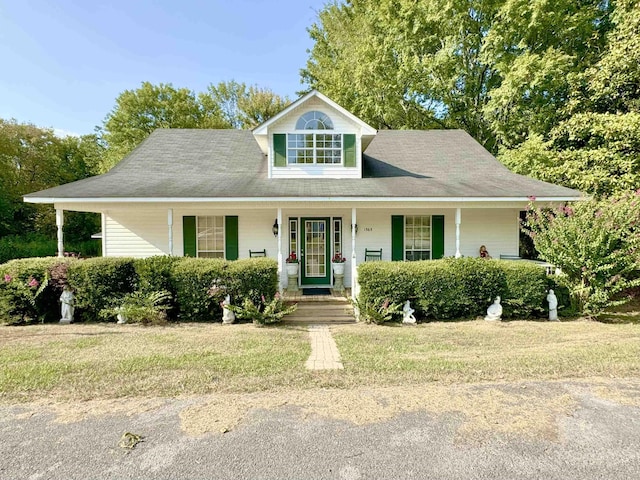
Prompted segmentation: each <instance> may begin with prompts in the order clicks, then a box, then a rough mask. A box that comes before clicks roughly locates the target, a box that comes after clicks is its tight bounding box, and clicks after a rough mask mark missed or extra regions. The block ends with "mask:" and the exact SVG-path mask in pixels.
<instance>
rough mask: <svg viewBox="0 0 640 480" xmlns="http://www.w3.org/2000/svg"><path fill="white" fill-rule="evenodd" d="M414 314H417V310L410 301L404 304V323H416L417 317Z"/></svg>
mask: <svg viewBox="0 0 640 480" xmlns="http://www.w3.org/2000/svg"><path fill="white" fill-rule="evenodd" d="M413 312H415V310H414V309H413V308H411V304H410V303H409V300H407V301H406V302H404V307H402V323H416V317H414V316H413Z"/></svg>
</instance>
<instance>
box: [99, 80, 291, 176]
mask: <svg viewBox="0 0 640 480" xmlns="http://www.w3.org/2000/svg"><path fill="white" fill-rule="evenodd" d="M288 104H289V100H288V99H287V98H282V97H280V96H278V95H276V94H275V93H273V92H272V91H271V90H269V89H267V88H259V87H257V86H252V87H247V86H246V85H245V84H244V83H238V82H235V81H230V82H221V83H219V84H218V85H217V86H214V85H211V86H209V88H208V89H207V91H206V92H203V93H199V94H196V93H195V92H193V91H191V90H189V89H187V88H176V87H174V86H173V85H171V84H163V83H161V84H158V85H154V84H152V83H149V82H143V83H142V86H141V87H140V88H137V89H135V90H125V91H124V92H122V93H121V94H120V95H119V96H118V98H116V105H115V107H114V108H113V110H112V111H111V112H110V113H109V114H108V115H107V117H106V118H105V120H104V124H103V127H102V131H101V133H102V135H101V140H102V141H103V142H104V143H105V145H106V147H107V148H106V151H105V154H104V155H103V156H102V165H101V171H102V172H105V171H107V170H109V169H110V168H112V167H113V166H114V165H116V164H117V163H118V162H119V161H120V160H122V158H124V157H125V156H126V155H127V154H128V153H129V152H131V151H132V150H133V149H134V148H135V147H137V146H138V145H139V144H140V142H142V141H143V140H144V139H145V138H147V137H148V136H149V135H150V134H151V132H153V131H154V130H155V129H157V128H253V127H255V126H256V125H258V124H260V123H262V122H264V121H265V120H267V119H268V118H270V117H271V116H273V115H275V114H276V113H278V112H279V111H280V110H282V109H283V108H284V107H285V106H287V105H288Z"/></svg>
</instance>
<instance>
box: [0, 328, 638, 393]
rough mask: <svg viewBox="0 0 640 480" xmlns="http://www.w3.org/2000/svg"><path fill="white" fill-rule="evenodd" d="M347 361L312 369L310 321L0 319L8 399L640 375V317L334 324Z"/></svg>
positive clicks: (1, 382) (2, 379) (0, 387)
mask: <svg viewBox="0 0 640 480" xmlns="http://www.w3.org/2000/svg"><path fill="white" fill-rule="evenodd" d="M332 332H333V335H334V338H335V340H336V342H337V345H338V349H339V351H340V353H341V355H342V361H343V363H344V367H345V369H344V370H336V371H325V372H310V371H307V370H305V368H304V363H305V361H306V359H307V358H308V356H309V354H310V352H311V348H310V345H309V340H308V333H307V331H306V329H305V328H304V327H282V326H280V327H272V328H258V327H255V326H254V325H250V324H244V325H229V326H227V325H220V324H182V325H171V326H167V327H142V326H136V325H114V324H99V325H96V324H90V325H82V324H78V325H39V326H27V327H7V326H4V327H0V365H2V368H1V369H0V401H2V402H4V403H13V402H26V401H33V400H37V399H42V398H46V399H50V400H53V401H61V400H90V399H114V398H120V397H173V396H177V395H182V394H186V395H189V394H203V393H214V392H217V393H234V392H240V393H241V392H266V391H269V392H276V391H279V392H287V391H294V390H296V391H301V390H305V389H314V388H330V387H335V388H339V389H350V388H355V387H368V386H396V385H403V386H408V385H418V384H423V385H425V384H436V383H437V384H456V383H476V382H491V381H519V380H525V381H527V380H547V379H570V378H591V377H606V378H611V377H617V378H631V377H638V376H640V325H633V324H603V323H598V322H587V321H574V322H557V323H556V322H553V323H550V322H505V323H500V322H497V323H490V322H484V321H473V322H459V323H429V324H422V325H417V326H400V325H396V326H376V325H363V324H356V325H341V326H335V327H332Z"/></svg>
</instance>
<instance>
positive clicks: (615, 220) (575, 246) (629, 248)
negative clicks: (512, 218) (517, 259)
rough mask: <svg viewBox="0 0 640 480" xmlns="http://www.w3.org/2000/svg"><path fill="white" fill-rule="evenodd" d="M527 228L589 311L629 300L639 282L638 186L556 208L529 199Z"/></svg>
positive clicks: (575, 301)
mask: <svg viewBox="0 0 640 480" xmlns="http://www.w3.org/2000/svg"><path fill="white" fill-rule="evenodd" d="M523 226H524V230H525V232H527V234H528V235H529V236H530V237H531V239H532V240H533V243H534V246H535V248H536V250H538V252H539V253H540V258H542V259H544V260H546V261H548V262H550V263H552V264H554V265H556V266H557V267H559V268H560V269H561V270H562V274H561V275H560V276H559V277H558V281H559V282H560V283H561V284H564V285H566V287H567V288H568V289H569V291H570V294H571V301H572V307H573V308H574V309H576V310H577V311H579V312H582V313H584V314H585V315H587V316H594V315H596V314H598V313H600V312H602V311H603V310H604V309H606V308H608V307H612V306H616V305H620V304H623V303H626V302H627V301H628V300H629V298H628V297H626V296H622V297H620V295H621V294H622V293H623V292H625V291H627V290H629V289H631V288H633V287H636V286H639V285H640V190H638V191H636V192H635V193H629V194H624V195H621V196H617V197H613V198H610V199H606V200H589V201H585V202H580V203H577V204H576V205H572V206H562V207H559V208H556V209H543V208H539V207H538V208H534V207H533V206H531V205H530V207H529V212H528V214H527V218H526V219H525V221H524V222H523Z"/></svg>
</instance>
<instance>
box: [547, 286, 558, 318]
mask: <svg viewBox="0 0 640 480" xmlns="http://www.w3.org/2000/svg"><path fill="white" fill-rule="evenodd" d="M547 302H549V320H558V297H556V294H555V293H553V290H551V289H549V294H548V295H547Z"/></svg>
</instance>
